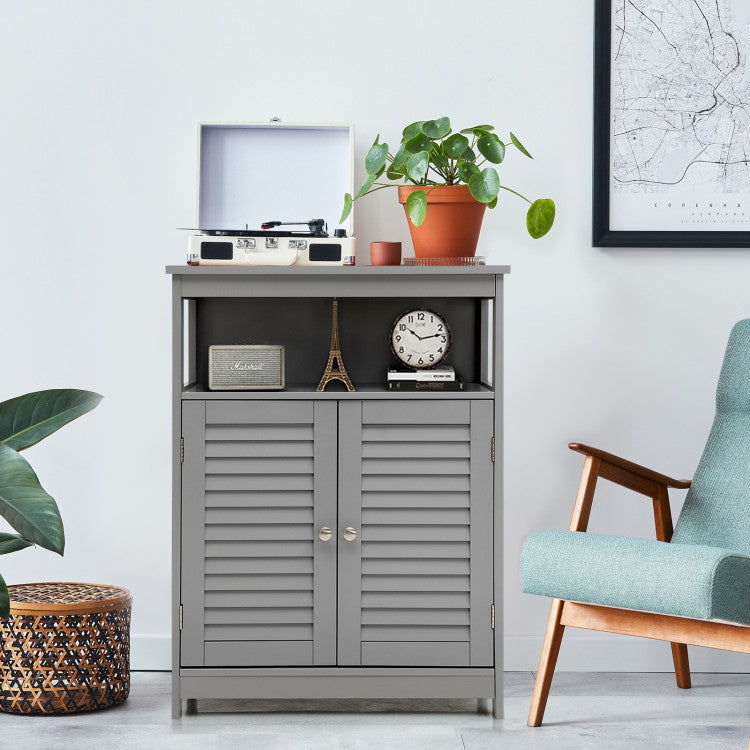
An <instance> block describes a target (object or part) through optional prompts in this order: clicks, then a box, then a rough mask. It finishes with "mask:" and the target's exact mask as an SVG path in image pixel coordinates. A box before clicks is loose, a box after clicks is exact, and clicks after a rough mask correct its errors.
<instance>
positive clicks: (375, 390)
mask: <svg viewBox="0 0 750 750" xmlns="http://www.w3.org/2000/svg"><path fill="white" fill-rule="evenodd" d="M316 385H317V384H309V385H308V384H305V385H290V386H287V387H286V388H285V389H284V390H283V391H209V390H207V389H206V388H205V386H203V385H191V386H188V387H186V388H184V389H183V391H182V393H181V394H180V396H181V398H182V399H183V400H193V399H196V400H203V399H206V400H211V399H248V400H251V399H269V398H270V399H282V400H283V399H298V400H300V399H315V400H318V399H330V400H347V399H354V400H357V399H359V400H362V399H425V398H427V399H431V398H434V399H461V398H481V399H493V398H494V397H495V391H494V390H493V389H492V388H488V387H487V386H485V385H482V384H481V383H467V384H466V387H465V388H464V390H462V391H389V390H387V389H386V387H385V386H384V385H382V384H380V383H365V384H363V385H361V386H359V387H358V389H357V390H356V391H355V392H354V393H350V392H348V391H341V390H326V391H322V392H321V391H316V390H315V388H316Z"/></svg>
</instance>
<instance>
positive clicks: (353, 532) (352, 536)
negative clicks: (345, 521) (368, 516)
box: [344, 526, 357, 542]
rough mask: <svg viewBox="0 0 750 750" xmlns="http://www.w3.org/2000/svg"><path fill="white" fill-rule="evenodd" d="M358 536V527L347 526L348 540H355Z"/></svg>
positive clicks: (345, 537) (345, 536) (345, 533)
mask: <svg viewBox="0 0 750 750" xmlns="http://www.w3.org/2000/svg"><path fill="white" fill-rule="evenodd" d="M356 538H357V529H353V528H352V527H351V526H347V527H346V528H345V529H344V539H346V541H347V542H353V541H354V540H355V539H356Z"/></svg>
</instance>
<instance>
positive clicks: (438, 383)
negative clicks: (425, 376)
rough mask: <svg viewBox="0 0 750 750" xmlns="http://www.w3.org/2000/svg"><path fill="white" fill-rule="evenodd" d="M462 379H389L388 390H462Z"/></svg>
mask: <svg viewBox="0 0 750 750" xmlns="http://www.w3.org/2000/svg"><path fill="white" fill-rule="evenodd" d="M463 389H464V382H463V381H462V380H389V381H388V390H389V391H462V390H463Z"/></svg>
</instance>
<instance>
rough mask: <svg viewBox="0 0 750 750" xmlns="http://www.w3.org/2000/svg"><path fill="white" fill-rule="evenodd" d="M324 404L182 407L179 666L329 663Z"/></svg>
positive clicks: (328, 464) (330, 518)
mask: <svg viewBox="0 0 750 750" xmlns="http://www.w3.org/2000/svg"><path fill="white" fill-rule="evenodd" d="M336 413H337V409H336V404H335V403H326V402H321V403H313V402H309V401H305V402H291V401H286V402H270V401H269V402H265V401H246V402H243V401H230V400H227V401H189V402H186V403H184V404H183V412H182V414H183V438H184V441H185V457H184V463H183V496H182V528H183V533H182V581H181V600H182V603H183V631H182V648H181V657H182V665H183V666H269V665H273V666H309V665H315V664H320V665H325V664H328V665H331V664H335V661H336V652H335V649H336V643H335V606H336V603H335V591H336V546H337V539H336V537H335V535H334V537H333V538H332V539H331V540H329V541H327V542H324V541H321V540H320V539H319V538H318V529H319V528H320V527H321V526H330V527H331V528H332V529H334V530H335V528H336V512H337V511H336V476H335V471H332V467H334V466H335V462H336V430H337V424H336Z"/></svg>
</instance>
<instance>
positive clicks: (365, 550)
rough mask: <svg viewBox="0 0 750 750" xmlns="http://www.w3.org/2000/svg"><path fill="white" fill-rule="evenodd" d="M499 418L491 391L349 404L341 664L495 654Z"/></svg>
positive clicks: (342, 444) (343, 469)
mask: <svg viewBox="0 0 750 750" xmlns="http://www.w3.org/2000/svg"><path fill="white" fill-rule="evenodd" d="M492 419H493V407H492V404H491V403H489V402H487V401H480V400H475V401H472V400H466V401H458V400H451V401H442V402H437V401H420V402H416V401H415V402H410V401H398V402H396V401H370V402H354V401H352V402H342V403H341V404H340V405H339V430H340V432H339V592H338V595H339V641H338V662H339V664H342V665H355V664H356V665H362V666H436V667H440V666H442V667H448V666H490V665H492V663H493V647H492V630H491V618H490V605H491V603H492V559H493V558H492V506H493V496H492V476H493V468H492V467H493V464H492V460H491V452H490V440H491V436H492ZM347 526H351V527H353V528H354V529H356V530H357V532H358V536H357V538H356V539H355V540H354V541H350V542H347V541H345V540H344V538H343V531H344V529H345V528H346V527H347Z"/></svg>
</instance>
